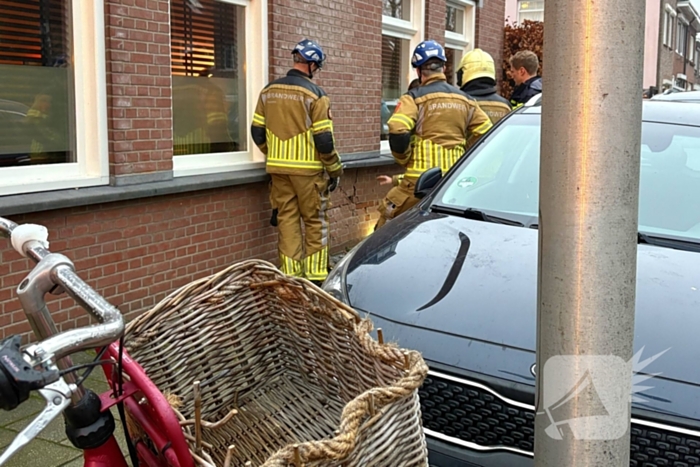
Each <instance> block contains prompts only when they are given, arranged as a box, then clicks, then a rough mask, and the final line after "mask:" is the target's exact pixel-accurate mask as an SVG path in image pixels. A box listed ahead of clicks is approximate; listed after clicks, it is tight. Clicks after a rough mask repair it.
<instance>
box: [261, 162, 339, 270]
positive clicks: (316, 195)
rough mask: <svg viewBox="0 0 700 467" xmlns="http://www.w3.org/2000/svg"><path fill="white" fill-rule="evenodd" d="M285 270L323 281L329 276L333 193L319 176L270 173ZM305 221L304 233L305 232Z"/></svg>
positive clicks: (281, 262) (271, 197)
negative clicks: (330, 209) (330, 217)
mask: <svg viewBox="0 0 700 467" xmlns="http://www.w3.org/2000/svg"><path fill="white" fill-rule="evenodd" d="M270 176H271V178H272V187H271V190H270V201H271V203H272V206H273V208H276V209H277V210H278V212H277V228H278V232H279V258H280V268H281V270H282V272H283V273H285V274H287V275H290V276H296V277H305V278H306V279H309V280H312V281H323V280H325V279H326V277H327V276H328V257H329V235H330V231H329V222H328V209H329V207H330V193H329V192H328V181H327V180H326V179H325V178H324V177H323V175H322V174H319V175H311V176H307V175H279V174H271V175H270ZM302 224H303V235H302Z"/></svg>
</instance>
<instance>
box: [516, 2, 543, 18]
mask: <svg viewBox="0 0 700 467" xmlns="http://www.w3.org/2000/svg"><path fill="white" fill-rule="evenodd" d="M527 1H529V0H518V4H517V6H516V8H517V13H516V14H517V16H516V17H517V18H518V24H521V23H522V21H521V20H520V4H521V3H523V2H527ZM540 11H541V12H542V16H543V17H544V8H542V9H539V10H528V13H530V12H540ZM543 19H544V18H543Z"/></svg>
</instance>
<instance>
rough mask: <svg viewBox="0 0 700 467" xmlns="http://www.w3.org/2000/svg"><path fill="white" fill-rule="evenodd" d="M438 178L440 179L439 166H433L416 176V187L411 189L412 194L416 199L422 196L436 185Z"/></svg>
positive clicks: (440, 170) (440, 171)
mask: <svg viewBox="0 0 700 467" xmlns="http://www.w3.org/2000/svg"><path fill="white" fill-rule="evenodd" d="M440 180H442V169H441V168H440V167H433V168H432V169H429V170H426V171H425V172H423V173H422V174H421V176H420V177H419V178H418V181H417V182H416V188H415V189H414V190H413V195H414V196H415V197H416V198H418V199H422V198H424V197H425V196H426V195H427V194H428V193H430V192H431V191H432V190H433V188H435V186H437V184H438V183H439V182H440Z"/></svg>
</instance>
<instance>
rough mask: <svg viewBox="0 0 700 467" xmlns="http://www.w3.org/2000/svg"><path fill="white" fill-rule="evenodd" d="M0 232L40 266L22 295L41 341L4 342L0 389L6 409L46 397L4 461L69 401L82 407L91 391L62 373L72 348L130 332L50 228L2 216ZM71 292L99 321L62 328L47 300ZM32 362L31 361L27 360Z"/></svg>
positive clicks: (105, 342)
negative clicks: (55, 249)
mask: <svg viewBox="0 0 700 467" xmlns="http://www.w3.org/2000/svg"><path fill="white" fill-rule="evenodd" d="M0 236H2V237H7V238H9V239H10V240H11V243H12V246H13V247H14V249H15V250H17V252H18V253H19V254H21V255H22V256H27V257H29V258H31V259H32V260H34V262H36V266H34V268H33V269H32V270H31V272H30V273H29V274H28V275H27V277H26V278H25V279H24V280H23V281H22V282H21V283H20V284H19V287H18V288H17V296H18V298H19V300H20V302H21V304H22V307H23V308H24V312H25V314H26V316H27V320H28V321H29V324H30V325H31V327H32V329H33V331H34V334H35V335H36V337H37V338H38V339H39V342H38V343H36V344H34V345H31V346H29V347H28V348H26V349H24V350H23V351H21V352H20V343H21V339H20V338H19V336H13V337H11V338H9V339H5V340H3V341H2V342H0V354H2V355H1V357H2V361H0V395H1V396H2V397H3V401H2V402H3V403H2V404H0V406H1V407H2V408H3V409H5V410H12V409H14V408H15V407H17V406H18V405H19V404H21V403H22V402H24V401H26V400H27V398H28V397H29V391H31V390H38V391H39V393H40V394H41V395H42V396H43V397H44V399H46V407H45V408H44V410H43V411H42V412H41V413H40V414H39V415H38V416H37V417H36V418H35V419H34V420H33V421H32V422H31V423H30V424H29V425H28V426H27V427H25V429H24V430H23V431H22V432H21V433H20V434H19V435H18V436H17V437H15V439H14V441H13V442H12V444H10V446H8V447H7V448H6V449H5V450H4V452H2V453H1V454H0V465H3V464H4V463H5V462H6V461H7V460H8V459H9V458H10V457H12V456H13V455H14V454H15V453H17V452H18V451H19V450H20V449H21V448H22V447H23V446H24V445H26V444H27V443H28V442H29V441H31V440H32V439H34V438H35V437H36V436H37V435H38V434H39V432H41V431H42V430H43V429H44V428H45V427H46V426H47V425H48V424H49V423H50V422H51V421H52V420H53V419H54V418H56V417H57V416H58V415H59V414H61V413H62V412H63V410H64V409H66V408H67V407H69V406H71V405H72V406H73V407H78V405H77V404H79V403H80V402H81V400H82V398H83V396H84V395H85V393H84V391H83V389H82V388H81V387H80V386H76V384H74V383H76V382H77V381H76V380H77V378H76V377H75V375H74V374H73V373H72V372H68V373H66V374H65V375H64V377H61V376H60V374H61V373H60V372H59V368H60V369H64V370H65V369H67V368H70V367H72V362H71V360H70V358H69V357H68V356H69V355H70V354H73V353H76V352H79V351H81V350H87V349H91V348H97V347H106V346H108V345H109V344H111V343H112V342H114V341H116V340H117V339H119V338H120V337H121V336H122V334H123V333H124V319H123V317H122V315H121V313H120V312H119V310H117V308H116V307H114V306H112V305H111V304H110V303H109V302H107V300H105V299H104V298H103V297H102V296H101V295H99V294H98V293H97V292H95V290H93V289H92V288H91V287H90V286H89V285H87V284H86V283H85V282H84V281H83V280H82V279H81V278H80V277H79V276H78V274H76V273H75V268H74V266H73V263H72V262H71V261H70V259H68V258H67V257H65V256H64V255H61V254H57V253H51V252H50V251H49V250H48V243H47V238H48V232H47V230H46V228H45V227H43V226H38V225H31V224H29V225H17V224H15V223H14V222H12V221H10V220H8V219H3V218H2V217H0ZM63 292H66V293H67V294H68V295H69V296H70V297H71V298H73V300H75V302H76V303H78V305H80V306H81V307H82V308H84V309H85V310H86V311H87V312H88V313H89V314H90V315H92V316H93V317H94V318H95V319H96V320H97V321H99V324H96V325H93V326H88V327H84V328H79V329H72V330H70V331H66V332H62V333H59V332H58V329H57V328H56V323H55V322H54V321H53V319H52V318H51V314H50V313H49V310H48V307H47V306H46V301H45V298H44V297H45V296H46V294H47V293H52V294H55V295H58V294H61V293H63ZM24 362H26V363H24Z"/></svg>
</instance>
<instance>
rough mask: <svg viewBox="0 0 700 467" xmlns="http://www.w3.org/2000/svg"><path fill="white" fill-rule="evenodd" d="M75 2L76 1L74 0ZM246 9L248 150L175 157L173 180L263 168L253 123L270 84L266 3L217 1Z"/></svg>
mask: <svg viewBox="0 0 700 467" xmlns="http://www.w3.org/2000/svg"><path fill="white" fill-rule="evenodd" d="M74 1H75V0H74ZM215 1H217V2H221V3H228V4H231V5H236V6H240V7H243V8H244V12H245V14H244V16H245V18H244V19H245V21H244V22H245V27H246V30H245V34H244V35H245V60H244V63H243V69H244V70H245V73H244V77H245V86H244V87H245V92H246V106H245V114H244V115H245V117H246V123H245V125H243V126H242V128H245V129H246V131H245V135H246V138H247V139H246V141H247V145H246V148H247V149H246V150H245V151H234V152H217V153H210V154H193V155H181V156H173V177H188V176H193V175H209V174H217V173H224V172H233V171H241V170H250V169H256V168H262V167H264V165H265V155H264V154H263V153H262V152H261V151H260V149H259V148H258V147H257V146H256V145H255V143H253V138H252V137H251V135H250V131H247V129H248V128H250V123H251V122H252V121H253V113H254V112H255V106H256V104H257V100H258V95H259V94H260V91H262V89H263V88H264V87H265V85H267V82H268V78H269V75H268V70H269V63H268V22H267V11H268V5H267V0H215Z"/></svg>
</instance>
